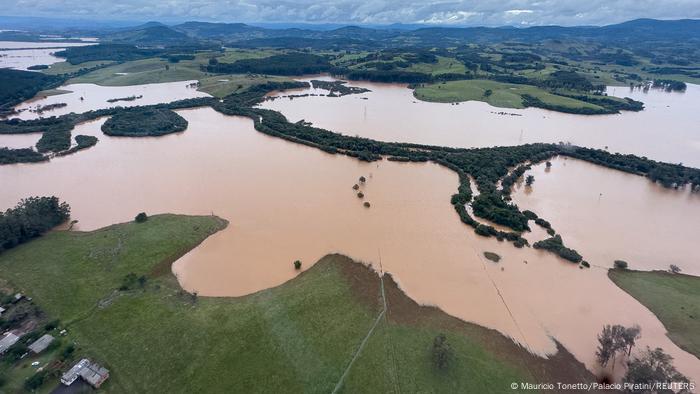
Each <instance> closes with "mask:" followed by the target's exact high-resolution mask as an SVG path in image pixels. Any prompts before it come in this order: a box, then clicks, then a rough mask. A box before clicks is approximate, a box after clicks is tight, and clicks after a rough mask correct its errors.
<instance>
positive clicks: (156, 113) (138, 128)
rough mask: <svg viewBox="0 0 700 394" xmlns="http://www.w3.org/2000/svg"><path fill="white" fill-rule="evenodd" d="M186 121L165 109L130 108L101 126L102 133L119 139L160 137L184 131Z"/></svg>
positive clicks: (121, 111) (118, 113)
mask: <svg viewBox="0 0 700 394" xmlns="http://www.w3.org/2000/svg"><path fill="white" fill-rule="evenodd" d="M186 128H187V121H186V120H185V118H183V117H182V116H180V115H178V114H177V113H176V112H174V111H172V110H170V109H167V108H149V107H132V108H124V109H122V110H120V111H119V112H117V113H116V114H114V116H112V117H111V118H109V119H107V121H106V122H105V123H104V124H103V125H102V132H103V133H105V134H107V135H111V136H120V137H148V136H160V135H165V134H170V133H177V132H180V131H185V129H186Z"/></svg>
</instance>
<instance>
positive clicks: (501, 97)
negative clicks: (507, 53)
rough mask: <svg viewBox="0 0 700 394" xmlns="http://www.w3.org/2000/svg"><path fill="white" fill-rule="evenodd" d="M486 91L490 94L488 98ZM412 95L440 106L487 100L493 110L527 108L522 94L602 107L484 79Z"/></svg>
mask: <svg viewBox="0 0 700 394" xmlns="http://www.w3.org/2000/svg"><path fill="white" fill-rule="evenodd" d="M487 90H490V91H491V95H485V92H486V91H487ZM413 94H414V96H415V97H416V98H418V99H420V100H423V101H433V102H439V103H452V102H462V101H484V102H486V103H489V104H490V105H492V106H494V107H501V108H524V106H523V98H522V95H523V94H529V95H531V96H534V97H537V98H539V99H540V100H542V101H543V102H545V103H547V104H553V105H562V106H566V107H571V108H596V109H599V108H600V107H599V106H597V105H594V104H590V103H586V102H583V101H580V100H575V99H572V98H568V97H563V96H558V95H555V94H552V93H549V92H547V91H545V90H542V89H540V88H537V87H535V86H530V85H516V84H509V83H502V82H496V81H491V80H484V79H473V80H467V81H449V82H445V83H436V84H428V85H421V86H419V87H418V88H416V90H415V91H414V93H413Z"/></svg>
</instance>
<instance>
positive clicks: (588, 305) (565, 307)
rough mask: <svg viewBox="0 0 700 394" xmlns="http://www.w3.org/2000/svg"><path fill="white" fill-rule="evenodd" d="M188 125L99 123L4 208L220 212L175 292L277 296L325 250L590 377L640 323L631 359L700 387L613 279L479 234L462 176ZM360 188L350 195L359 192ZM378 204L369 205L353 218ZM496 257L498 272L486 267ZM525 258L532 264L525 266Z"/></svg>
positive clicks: (182, 264)
mask: <svg viewBox="0 0 700 394" xmlns="http://www.w3.org/2000/svg"><path fill="white" fill-rule="evenodd" d="M179 113H180V114H181V115H182V116H184V117H185V118H186V119H187V120H188V121H189V128H188V129H187V130H186V131H185V132H183V133H179V134H174V135H168V136H164V137H159V138H138V139H136V138H114V137H108V136H104V135H102V134H101V133H100V131H99V128H100V125H101V123H102V122H103V121H104V120H97V121H92V122H87V123H85V124H82V125H79V126H78V127H77V128H76V130H75V132H74V133H75V134H89V135H97V136H98V137H99V138H100V142H99V143H98V144H97V145H96V146H94V147H92V148H90V149H88V150H85V151H83V152H80V153H78V154H75V155H70V156H65V157H59V158H55V159H53V160H52V161H51V162H49V163H41V164H20V165H10V166H2V167H0V181H1V182H2V184H3V185H11V187H3V188H1V189H0V206H1V207H9V206H11V205H13V204H15V203H16V202H17V201H18V200H19V199H21V198H23V197H26V196H30V195H56V196H58V197H60V198H61V199H62V200H65V201H67V202H68V203H70V204H71V207H72V216H73V217H74V219H77V220H79V223H78V224H77V229H82V230H91V229H95V228H99V227H102V226H105V225H109V224H111V223H115V222H123V221H128V220H132V219H133V217H134V216H135V215H136V213H138V212H141V211H145V212H147V213H149V214H155V213H164V212H175V213H184V214H209V213H213V214H216V215H218V216H221V217H223V218H226V219H228V220H229V221H230V225H229V226H228V228H227V229H225V230H224V231H221V232H220V233H217V234H215V235H214V236H212V237H210V238H209V239H207V240H206V241H205V242H203V243H202V244H201V245H200V246H199V247H197V248H196V249H194V250H192V251H191V252H190V253H188V254H187V255H185V256H184V257H183V258H181V259H180V260H178V261H177V262H176V263H175V265H174V267H173V271H174V273H175V274H176V275H177V277H178V280H179V281H180V283H181V284H182V286H183V287H184V288H186V289H187V290H190V291H197V292H198V293H199V294H201V295H205V296H240V295H244V294H249V293H251V292H255V291H258V290H261V289H265V288H269V287H272V286H276V285H279V284H281V283H283V282H285V281H287V280H290V279H293V278H294V277H295V275H297V272H296V271H295V270H294V268H293V265H292V262H293V261H294V260H297V259H299V260H301V261H302V262H303V267H304V268H308V267H309V266H311V265H312V264H313V263H314V262H315V261H317V260H318V259H319V258H320V257H322V256H323V255H325V254H327V253H332V252H339V253H343V254H347V255H349V256H351V257H353V258H355V259H357V260H361V261H364V262H366V263H371V264H373V265H375V266H376V265H377V264H378V263H379V262H380V260H381V263H382V265H383V267H384V270H385V271H388V272H390V273H392V275H394V277H395V278H396V279H397V281H398V283H399V284H400V285H401V286H402V288H403V289H404V290H405V291H406V292H407V294H408V295H409V296H410V297H412V298H414V299H415V300H416V301H418V302H420V303H424V304H431V305H436V306H438V307H440V308H442V309H443V310H445V311H446V312H447V313H449V314H451V315H454V316H456V317H459V318H462V319H464V320H467V321H472V322H475V323H477V324H481V325H484V326H486V327H491V328H494V329H497V330H499V331H500V332H502V333H504V334H505V335H508V336H510V337H512V338H513V339H514V340H515V341H517V342H519V343H521V344H523V346H526V347H527V348H529V349H530V350H531V351H533V352H534V353H537V354H541V355H545V354H548V353H551V352H554V351H555V346H554V342H553V341H552V338H556V340H558V341H560V342H561V343H562V344H563V345H564V346H565V347H567V348H568V349H569V350H570V351H571V352H572V353H573V354H574V355H575V356H576V357H577V358H578V359H580V360H582V361H583V362H585V363H586V364H587V365H588V366H589V368H591V369H592V370H595V369H596V366H595V362H594V360H593V359H594V352H595V346H596V335H597V334H598V333H599V331H600V330H601V328H602V326H603V325H604V324H614V323H620V324H625V325H632V324H639V325H640V326H641V327H642V330H643V337H642V339H641V341H640V342H641V343H640V345H641V346H640V348H641V347H642V346H644V345H651V346H660V347H662V348H664V349H665V350H666V351H667V352H668V353H669V354H671V355H672V356H673V357H674V358H675V362H676V364H677V366H678V367H679V369H680V370H681V371H682V372H683V373H685V374H686V375H688V376H690V377H691V378H693V379H695V380H698V379H700V360H698V359H697V358H695V357H694V356H692V355H690V354H688V353H686V352H684V351H682V350H681V349H679V348H678V347H677V346H675V345H674V344H673V343H672V342H671V341H670V340H669V339H668V338H667V337H666V335H665V332H666V331H665V329H664V327H663V326H662V325H661V323H660V322H659V321H658V319H656V317H655V316H654V315H653V314H652V313H651V312H650V311H648V310H647V309H646V308H644V307H643V306H642V305H640V304H639V303H638V302H637V301H636V300H634V299H633V298H632V297H630V296H629V295H627V294H626V293H625V292H623V291H622V290H620V289H619V288H617V287H616V286H615V285H614V284H613V283H612V282H611V281H609V280H608V278H607V275H606V270H604V269H598V268H592V269H586V270H581V269H579V268H578V267H577V266H576V265H574V264H571V263H567V262H564V261H562V260H560V259H558V258H556V257H554V256H552V255H551V254H548V253H545V252H541V251H536V250H533V249H528V248H526V249H516V248H514V247H513V246H512V245H511V244H508V243H499V242H498V241H496V240H495V239H492V238H491V239H486V238H482V237H479V236H477V235H476V234H474V232H473V230H472V229H471V228H469V227H467V226H465V225H464V224H462V223H461V222H460V221H459V217H458V216H457V214H456V213H455V212H454V209H453V207H452V206H451V205H450V196H451V194H453V193H454V191H455V190H456V188H457V185H458V178H457V175H456V174H455V173H453V172H451V171H449V170H447V169H445V168H443V167H440V166H438V165H435V164H430V163H396V162H386V161H383V162H379V163H363V162H360V161H358V160H355V159H352V158H349V157H345V156H340V155H329V154H326V153H323V152H321V151H319V150H316V149H313V148H309V147H306V146H302V145H296V144H293V143H290V142H287V141H284V140H281V139H276V138H273V137H269V136H266V135H264V134H261V133H258V132H256V131H255V130H254V129H253V128H252V122H251V121H250V120H249V119H245V118H237V117H226V116H224V115H221V114H218V113H216V112H215V111H213V110H212V109H210V108H200V109H191V110H183V111H179ZM360 176H365V177H366V178H367V182H366V183H365V184H364V185H362V187H361V190H362V191H363V193H364V194H365V198H364V200H362V199H359V198H358V197H357V196H356V193H355V191H354V190H353V189H352V185H353V184H355V183H357V180H358V178H359V177H360ZM363 201H369V202H371V208H369V209H368V208H365V207H363V206H362V202H363ZM485 251H491V252H495V253H498V254H499V255H500V256H502V260H501V261H500V262H499V263H493V262H490V261H488V260H486V259H485V258H484V257H483V252H485ZM526 262H527V263H526Z"/></svg>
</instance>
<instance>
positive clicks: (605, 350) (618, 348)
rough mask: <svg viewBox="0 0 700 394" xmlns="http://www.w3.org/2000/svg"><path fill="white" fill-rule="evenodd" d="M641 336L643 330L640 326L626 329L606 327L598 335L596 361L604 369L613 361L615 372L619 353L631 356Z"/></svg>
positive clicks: (619, 326)
mask: <svg viewBox="0 0 700 394" xmlns="http://www.w3.org/2000/svg"><path fill="white" fill-rule="evenodd" d="M640 336H641V328H640V327H639V326H638V325H634V326H632V327H624V326H621V325H619V324H615V325H612V326H611V325H609V324H608V325H605V326H604V327H603V331H601V333H600V334H599V335H598V349H597V350H596V359H597V360H598V363H599V364H600V365H602V366H603V367H605V366H607V365H608V363H609V362H610V361H611V360H612V369H613V370H615V359H616V357H617V354H618V353H622V354H623V355H626V356H628V357H629V356H630V355H631V354H632V348H633V347H634V345H635V344H636V342H637V339H639V337H640Z"/></svg>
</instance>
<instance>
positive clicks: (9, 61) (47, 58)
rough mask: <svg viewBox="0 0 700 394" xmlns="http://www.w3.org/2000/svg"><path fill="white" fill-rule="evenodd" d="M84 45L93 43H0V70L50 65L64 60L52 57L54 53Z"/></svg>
mask: <svg viewBox="0 0 700 394" xmlns="http://www.w3.org/2000/svg"><path fill="white" fill-rule="evenodd" d="M85 45H94V43H78V42H71V43H65V42H18V41H0V68H14V69H17V70H26V69H27V67H30V66H35V65H38V64H45V65H51V64H54V63H58V62H62V61H64V60H65V59H63V58H60V57H57V56H54V53H56V52H59V51H62V50H63V49H65V48H67V47H73V46H85Z"/></svg>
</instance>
